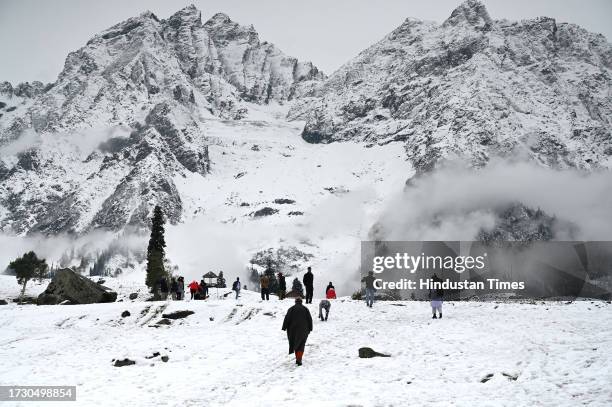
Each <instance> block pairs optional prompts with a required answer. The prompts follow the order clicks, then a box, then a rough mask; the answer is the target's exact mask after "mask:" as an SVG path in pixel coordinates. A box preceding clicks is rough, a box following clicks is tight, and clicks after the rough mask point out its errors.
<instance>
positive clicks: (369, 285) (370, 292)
mask: <svg viewBox="0 0 612 407" xmlns="http://www.w3.org/2000/svg"><path fill="white" fill-rule="evenodd" d="M375 280H376V278H374V272H373V271H370V272H369V273H368V275H367V276H365V277H364V278H362V279H361V282H362V283H365V285H366V287H365V300H366V305H367V306H368V307H370V308H372V305H374V292H375V291H376V289H375V288H374V281H375Z"/></svg>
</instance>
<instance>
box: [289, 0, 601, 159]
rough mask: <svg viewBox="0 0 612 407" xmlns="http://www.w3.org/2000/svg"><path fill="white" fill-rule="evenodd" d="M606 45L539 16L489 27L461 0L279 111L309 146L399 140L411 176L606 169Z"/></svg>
mask: <svg viewBox="0 0 612 407" xmlns="http://www.w3.org/2000/svg"><path fill="white" fill-rule="evenodd" d="M611 56H612V46H611V45H610V44H609V43H608V42H607V41H606V39H605V38H604V37H603V36H601V35H598V34H593V33H590V32H588V31H586V30H584V29H582V28H580V27H578V26H576V25H573V24H565V23H563V24H557V23H556V22H555V20H554V19H551V18H537V19H532V20H524V21H520V22H510V21H506V20H497V21H493V20H491V18H490V17H489V15H488V13H487V11H486V9H485V8H484V6H483V5H482V3H480V2H478V1H472V0H469V1H466V2H464V3H463V4H462V5H461V6H459V7H458V8H457V9H456V10H454V11H453V12H452V14H451V17H450V18H449V19H448V20H447V21H445V22H444V23H442V24H436V23H426V22H419V21H416V20H414V19H407V20H406V21H405V22H404V23H403V24H402V25H401V26H400V27H398V28H397V29H395V30H394V31H392V32H391V33H390V34H389V35H387V36H386V37H385V38H383V39H382V40H381V41H379V42H378V43H376V44H374V45H372V46H371V47H369V48H368V49H366V50H364V51H363V52H361V53H360V54H359V55H358V56H357V57H355V58H354V59H353V60H351V61H350V62H348V63H346V64H345V65H343V66H342V67H341V68H340V69H339V70H338V71H336V72H334V74H333V75H331V76H330V77H329V78H328V79H327V80H326V81H325V82H324V83H323V84H322V85H321V86H320V87H319V88H318V90H317V94H316V95H317V97H313V98H306V99H303V100H301V101H299V103H297V104H296V105H295V106H294V107H293V108H292V110H291V112H290V117H291V118H294V119H300V120H306V126H305V129H304V132H303V137H304V139H305V140H306V141H308V142H312V143H328V142H332V141H342V140H362V141H366V142H376V143H387V142H392V141H402V142H404V143H405V144H406V151H407V153H408V158H409V159H410V160H411V161H412V162H413V163H414V164H415V167H416V168H417V169H418V170H419V171H428V170H431V169H433V168H435V167H436V163H437V162H438V161H439V160H441V159H445V158H448V157H461V158H463V159H465V160H467V161H468V162H469V163H470V164H471V165H472V166H474V167H482V166H484V165H486V164H487V163H488V162H489V160H490V159H491V158H492V157H495V156H502V157H508V156H517V155H518V156H524V157H526V158H529V159H532V160H535V161H536V162H538V163H540V164H542V165H544V166H550V167H560V168H567V167H576V168H581V169H587V170H590V169H595V168H610V167H612V135H611V133H610V129H611V128H612V102H611V101H612V99H610V94H612V65H611V64H610V61H611V60H612V58H611Z"/></svg>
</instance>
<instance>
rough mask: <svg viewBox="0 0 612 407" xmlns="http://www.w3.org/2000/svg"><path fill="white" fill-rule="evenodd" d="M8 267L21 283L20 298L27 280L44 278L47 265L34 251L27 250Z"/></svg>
mask: <svg viewBox="0 0 612 407" xmlns="http://www.w3.org/2000/svg"><path fill="white" fill-rule="evenodd" d="M8 268H9V269H11V270H13V271H14V272H15V276H16V277H17V281H18V282H19V284H21V285H22V288H21V295H20V298H23V296H24V294H25V290H26V285H27V284H28V281H30V280H31V279H33V278H39V279H42V278H44V277H45V276H46V274H47V269H48V266H47V261H46V260H45V259H39V258H38V256H36V253H34V252H28V253H25V254H24V255H23V256H21V257H18V258H16V259H15V260H13V261H12V262H11V263H10V264H9V266H8Z"/></svg>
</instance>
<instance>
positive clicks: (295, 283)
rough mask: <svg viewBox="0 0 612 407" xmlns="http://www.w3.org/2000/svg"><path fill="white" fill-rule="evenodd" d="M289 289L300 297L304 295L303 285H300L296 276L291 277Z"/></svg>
mask: <svg viewBox="0 0 612 407" xmlns="http://www.w3.org/2000/svg"><path fill="white" fill-rule="evenodd" d="M291 290H292V291H293V292H294V293H298V294H300V297H303V296H304V287H303V286H302V282H301V281H300V280H298V278H297V277H296V278H294V279H293V284H292V287H291Z"/></svg>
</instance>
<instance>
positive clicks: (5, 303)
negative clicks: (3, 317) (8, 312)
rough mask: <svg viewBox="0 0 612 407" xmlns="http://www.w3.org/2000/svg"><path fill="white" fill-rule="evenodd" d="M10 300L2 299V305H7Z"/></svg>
mask: <svg viewBox="0 0 612 407" xmlns="http://www.w3.org/2000/svg"><path fill="white" fill-rule="evenodd" d="M7 304H8V302H6V300H0V305H7Z"/></svg>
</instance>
